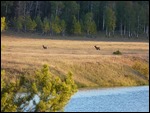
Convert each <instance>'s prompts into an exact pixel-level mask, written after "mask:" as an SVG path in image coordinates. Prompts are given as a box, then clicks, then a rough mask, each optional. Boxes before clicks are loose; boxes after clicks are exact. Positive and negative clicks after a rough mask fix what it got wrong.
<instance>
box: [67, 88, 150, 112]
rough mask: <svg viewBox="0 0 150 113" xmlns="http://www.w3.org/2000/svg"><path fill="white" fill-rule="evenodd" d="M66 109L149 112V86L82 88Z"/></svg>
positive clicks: (74, 110)
mask: <svg viewBox="0 0 150 113" xmlns="http://www.w3.org/2000/svg"><path fill="white" fill-rule="evenodd" d="M65 111H66V112H68V111H73V112H76V111H77V112H78V111H82V112H84V111H85V112H90V111H91V112H124V111H126V112H131V111H134V112H142V111H143V112H148V111H149V86H138V87H121V88H103V89H91V90H80V91H78V92H77V93H76V94H75V95H74V96H73V97H72V99H71V100H70V102H69V103H68V105H67V106H66V107H65Z"/></svg>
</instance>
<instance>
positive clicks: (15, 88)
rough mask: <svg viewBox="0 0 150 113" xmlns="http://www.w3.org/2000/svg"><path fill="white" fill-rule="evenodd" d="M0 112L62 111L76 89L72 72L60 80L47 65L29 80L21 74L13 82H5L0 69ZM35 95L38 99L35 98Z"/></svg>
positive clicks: (3, 73)
mask: <svg viewBox="0 0 150 113" xmlns="http://www.w3.org/2000/svg"><path fill="white" fill-rule="evenodd" d="M1 75H2V76H1V77H2V78H1V112H21V111H22V112H23V111H28V112H29V111H30V112H31V111H32V112H54V111H63V109H64V107H65V105H66V104H67V103H68V101H69V100H70V98H71V96H72V95H73V94H74V93H75V92H76V91H77V86H76V84H75V83H74V80H73V78H72V74H71V73H70V72H69V73H68V75H67V78H65V79H64V80H61V79H60V78H59V77H56V76H52V75H51V73H50V72H49V67H48V65H43V68H42V69H41V70H37V71H36V72H35V79H34V80H32V81H30V80H29V79H27V77H24V76H21V77H20V79H19V80H17V81H16V82H15V83H12V82H11V83H9V84H6V82H5V79H4V75H5V72H4V71H2V70H1ZM35 96H37V98H39V100H35V99H34V98H35Z"/></svg>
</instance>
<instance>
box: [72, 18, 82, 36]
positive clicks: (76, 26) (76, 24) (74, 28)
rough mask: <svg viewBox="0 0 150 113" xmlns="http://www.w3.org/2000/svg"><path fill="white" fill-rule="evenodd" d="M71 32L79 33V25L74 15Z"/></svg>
mask: <svg viewBox="0 0 150 113" xmlns="http://www.w3.org/2000/svg"><path fill="white" fill-rule="evenodd" d="M72 32H73V34H75V35H79V34H81V25H80V22H79V21H77V19H76V17H75V16H74V17H73V28H72Z"/></svg>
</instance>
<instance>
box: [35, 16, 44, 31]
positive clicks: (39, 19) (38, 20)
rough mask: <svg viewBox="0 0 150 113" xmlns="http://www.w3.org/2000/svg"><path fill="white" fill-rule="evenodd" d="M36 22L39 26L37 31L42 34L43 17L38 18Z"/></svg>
mask: <svg viewBox="0 0 150 113" xmlns="http://www.w3.org/2000/svg"><path fill="white" fill-rule="evenodd" d="M35 22H36V24H37V26H36V30H37V31H38V32H41V31H42V26H43V23H42V20H41V17H40V16H37V17H36V19H35Z"/></svg>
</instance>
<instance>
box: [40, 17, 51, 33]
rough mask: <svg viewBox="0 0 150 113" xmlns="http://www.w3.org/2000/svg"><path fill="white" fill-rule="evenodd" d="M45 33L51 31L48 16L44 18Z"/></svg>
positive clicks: (43, 29) (43, 28)
mask: <svg viewBox="0 0 150 113" xmlns="http://www.w3.org/2000/svg"><path fill="white" fill-rule="evenodd" d="M42 31H43V33H48V32H49V31H50V23H49V20H48V19H47V17H45V18H44V20H43V27H42Z"/></svg>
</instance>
